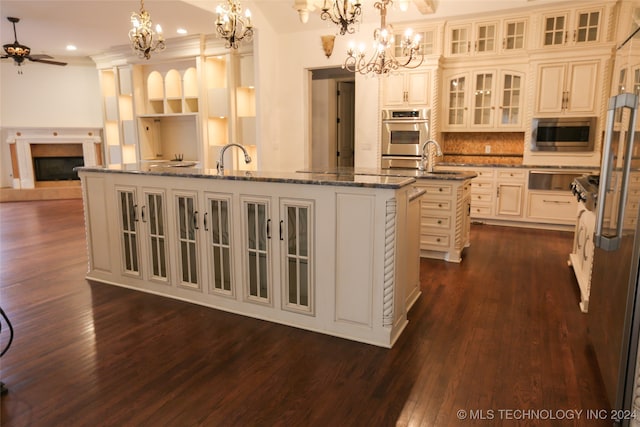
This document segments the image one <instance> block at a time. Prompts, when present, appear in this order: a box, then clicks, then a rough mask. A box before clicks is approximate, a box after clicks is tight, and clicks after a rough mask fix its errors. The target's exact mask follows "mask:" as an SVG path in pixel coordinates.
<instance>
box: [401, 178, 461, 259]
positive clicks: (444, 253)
mask: <svg viewBox="0 0 640 427" xmlns="http://www.w3.org/2000/svg"><path fill="white" fill-rule="evenodd" d="M414 185H415V186H416V188H420V189H423V190H425V195H424V196H423V197H422V201H421V208H420V224H421V225H420V255H421V256H423V257H426V258H437V259H443V260H445V261H450V262H460V261H462V251H463V249H464V248H465V247H467V246H469V241H470V240H469V233H470V224H471V221H470V218H469V209H470V203H471V180H466V181H447V180H443V181H440V180H438V181H435V180H418V182H417V183H416V184H414Z"/></svg>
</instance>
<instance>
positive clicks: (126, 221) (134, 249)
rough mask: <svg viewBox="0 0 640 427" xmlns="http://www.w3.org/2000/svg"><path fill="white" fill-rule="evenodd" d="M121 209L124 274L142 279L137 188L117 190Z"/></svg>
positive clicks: (120, 225) (120, 223)
mask: <svg viewBox="0 0 640 427" xmlns="http://www.w3.org/2000/svg"><path fill="white" fill-rule="evenodd" d="M116 194H117V198H118V208H119V213H120V215H119V227H120V244H121V249H122V250H121V263H122V273H123V274H125V275H128V276H134V277H137V278H139V277H141V272H140V249H139V246H140V235H139V227H138V212H137V210H138V201H137V198H136V189H135V188H124V187H119V188H117V189H116Z"/></svg>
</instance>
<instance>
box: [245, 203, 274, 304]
mask: <svg viewBox="0 0 640 427" xmlns="http://www.w3.org/2000/svg"><path fill="white" fill-rule="evenodd" d="M270 205H271V202H270V200H269V199H265V198H254V197H243V198H242V201H241V206H242V228H243V264H244V286H245V298H246V299H247V300H249V301H254V302H260V303H264V304H271V232H272V230H271V228H272V224H271V217H270Z"/></svg>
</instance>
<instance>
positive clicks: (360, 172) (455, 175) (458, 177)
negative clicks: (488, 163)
mask: <svg viewBox="0 0 640 427" xmlns="http://www.w3.org/2000/svg"><path fill="white" fill-rule="evenodd" d="M297 172H298V173H307V174H315V173H320V174H337V175H341V174H351V175H356V176H379V177H411V178H416V179H419V180H423V179H434V180H435V179H438V180H447V181H464V180H467V179H471V178H475V177H476V176H478V174H476V173H474V172H451V171H435V172H426V171H421V170H418V169H375V168H351V167H338V168H327V169H307V170H300V171H297Z"/></svg>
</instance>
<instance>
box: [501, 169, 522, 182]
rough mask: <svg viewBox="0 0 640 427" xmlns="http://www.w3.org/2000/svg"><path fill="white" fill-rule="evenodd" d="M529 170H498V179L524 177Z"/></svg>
mask: <svg viewBox="0 0 640 427" xmlns="http://www.w3.org/2000/svg"><path fill="white" fill-rule="evenodd" d="M526 174H527V172H526V171H524V170H504V171H498V179H499V180H506V179H518V180H519V179H524V178H525V176H526Z"/></svg>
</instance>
